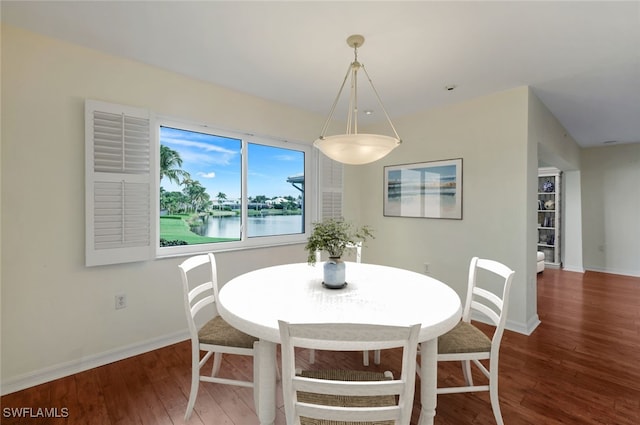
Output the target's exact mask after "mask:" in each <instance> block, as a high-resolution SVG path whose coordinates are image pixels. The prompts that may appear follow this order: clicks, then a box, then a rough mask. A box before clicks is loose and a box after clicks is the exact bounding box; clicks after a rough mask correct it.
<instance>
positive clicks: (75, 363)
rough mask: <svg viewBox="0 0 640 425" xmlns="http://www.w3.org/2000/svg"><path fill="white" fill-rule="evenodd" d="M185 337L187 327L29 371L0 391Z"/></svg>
mask: <svg viewBox="0 0 640 425" xmlns="http://www.w3.org/2000/svg"><path fill="white" fill-rule="evenodd" d="M185 339H189V332H188V331H187V330H186V329H185V330H184V331H180V332H177V333H174V334H170V335H164V336H161V337H158V338H153V339H149V340H146V341H142V342H138V343H135V344H131V345H127V346H124V347H120V348H117V349H114V350H109V351H105V352H103V353H100V354H95V355H93V356H89V357H87V358H83V359H78V360H72V361H69V362H66V363H61V364H58V365H54V366H50V367H47V368H44V369H40V370H37V371H34V372H29V373H26V374H24V375H19V376H17V377H15V378H12V379H9V380H7V381H2V385H1V387H2V389H1V390H0V393H1V395H3V396H4V395H6V394H10V393H13V392H16V391H20V390H23V389H25V388H29V387H33V386H35V385H40V384H43V383H45V382H50V381H54V380H56V379H60V378H63V377H65V376H69V375H73V374H75V373H79V372H83V371H85V370H89V369H93V368H95V367H99V366H104V365H106V364H109V363H113V362H116V361H119V360H123V359H126V358H129V357H133V356H137V355H139V354H143V353H147V352H149V351H153V350H157V349H158V348H162V347H166V346H168V345H171V344H175V343H178V342H181V341H184V340H185Z"/></svg>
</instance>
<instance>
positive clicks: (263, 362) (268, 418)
mask: <svg viewBox="0 0 640 425" xmlns="http://www.w3.org/2000/svg"><path fill="white" fill-rule="evenodd" d="M254 348H255V351H256V353H255V356H254V357H253V402H254V404H255V408H256V413H257V415H258V419H259V420H260V425H273V423H274V422H275V420H276V344H274V343H273V342H269V341H263V340H260V342H257V343H256V345H255V346H254Z"/></svg>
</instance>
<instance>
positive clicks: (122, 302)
mask: <svg viewBox="0 0 640 425" xmlns="http://www.w3.org/2000/svg"><path fill="white" fill-rule="evenodd" d="M115 298H116V310H120V309H122V308H125V307H126V306H127V296H126V295H125V294H118V295H116V297H115Z"/></svg>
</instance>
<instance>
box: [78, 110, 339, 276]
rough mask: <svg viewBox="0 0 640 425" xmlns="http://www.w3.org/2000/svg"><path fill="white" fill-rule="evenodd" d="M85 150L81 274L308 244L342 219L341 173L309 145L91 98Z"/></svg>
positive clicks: (86, 123)
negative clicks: (318, 223) (319, 221)
mask: <svg viewBox="0 0 640 425" xmlns="http://www.w3.org/2000/svg"><path fill="white" fill-rule="evenodd" d="M85 146H86V147H85V152H86V155H85V217H86V218H85V227H86V243H85V253H86V254H85V263H86V265H87V266H98V265H106V264H118V263H126V262H133V261H144V260H149V259H151V258H154V256H155V257H162V256H171V255H182V254H188V253H195V252H203V251H215V250H233V249H242V248H247V247H258V246H274V245H279V244H289V243H305V242H306V234H307V231H308V230H309V228H310V226H311V221H312V219H315V216H317V217H320V218H322V217H323V216H325V215H326V213H327V212H329V213H331V214H335V213H337V212H341V199H342V198H341V197H342V193H341V191H342V174H341V173H342V166H341V165H339V167H338V165H337V164H334V163H333V162H332V161H331V160H329V159H328V158H322V157H323V156H322V155H319V156H318V155H315V154H314V161H312V160H311V156H312V147H311V146H310V145H306V144H298V143H293V142H286V141H279V140H275V139H272V138H266V137H257V136H250V135H246V134H240V133H233V132H226V131H217V130H216V131H214V130H212V129H210V128H209V127H206V126H202V125H199V126H195V125H188V124H185V123H175V122H171V121H169V120H166V119H163V120H158V119H156V117H155V116H154V114H153V113H152V112H150V111H148V110H144V109H139V108H133V107H129V106H125V105H117V104H111V103H105V102H99V101H94V100H87V101H86V102H85ZM319 157H321V159H320V161H321V164H322V165H321V167H322V171H321V172H320V173H321V174H322V180H323V182H324V183H323V184H321V185H320V186H321V187H320V188H319V187H317V185H318V183H317V182H318V181H319V179H318V171H317V170H318V166H317V165H316V164H317V162H316V161H317V160H318V159H319ZM336 167H338V168H336ZM312 183H313V184H312ZM325 186H326V187H325ZM311 204H313V205H314V210H313V213H314V217H313V218H312V217H311V215H312V214H310V212H311V209H310V207H309V206H310V205H311ZM315 208H317V209H315ZM321 211H324V212H321Z"/></svg>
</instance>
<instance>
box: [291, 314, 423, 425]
mask: <svg viewBox="0 0 640 425" xmlns="http://www.w3.org/2000/svg"><path fill="white" fill-rule="evenodd" d="M279 324H280V339H281V343H282V392H283V396H284V397H283V398H284V406H285V414H286V418H287V425H324V424H327V425H329V424H331V425H336V422H335V421H338V423H342V422H357V423H358V424H359V425H364V424H367V423H371V422H376V423H380V421H391V422H389V423H392V424H396V425H409V423H410V419H411V410H412V409H413V395H414V390H415V374H416V362H415V356H416V355H417V346H418V334H419V332H420V325H419V324H418V325H414V326H410V327H396V326H381V325H366V324H344V323H342V324H333V323H322V324H289V323H286V322H282V321H280V322H279ZM296 347H301V348H312V349H321V350H333V351H360V350H373V349H385V348H396V347H402V370H401V373H400V376H399V377H398V378H394V377H393V375H392V374H391V372H384V373H381V372H372V371H361V370H360V371H358V370H314V371H301V370H299V369H296V362H295V348H296Z"/></svg>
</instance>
